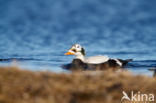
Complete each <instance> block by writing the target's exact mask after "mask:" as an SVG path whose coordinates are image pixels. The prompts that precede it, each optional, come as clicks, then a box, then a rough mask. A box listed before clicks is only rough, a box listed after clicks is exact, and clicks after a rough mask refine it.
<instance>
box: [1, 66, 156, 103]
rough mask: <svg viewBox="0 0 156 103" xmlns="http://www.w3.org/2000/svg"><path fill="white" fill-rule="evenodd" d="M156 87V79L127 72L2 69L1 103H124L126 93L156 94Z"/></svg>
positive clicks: (125, 102)
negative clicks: (123, 92)
mask: <svg viewBox="0 0 156 103" xmlns="http://www.w3.org/2000/svg"><path fill="white" fill-rule="evenodd" d="M155 87H156V81H155V79H153V78H150V77H146V76H133V75H131V74H130V73H128V72H125V71H124V72H113V71H104V72H98V71H92V72H91V71H85V72H74V73H66V74H65V73H64V74H63V73H60V74H56V73H52V72H32V71H28V70H20V69H18V68H15V67H0V103H120V99H121V97H122V96H123V95H122V91H123V90H124V91H125V92H126V93H128V94H130V92H131V91H132V90H133V91H134V92H137V91H140V92H141V93H154V94H156V88H155ZM123 103H128V102H127V101H124V102H123ZM146 103H147V102H146Z"/></svg>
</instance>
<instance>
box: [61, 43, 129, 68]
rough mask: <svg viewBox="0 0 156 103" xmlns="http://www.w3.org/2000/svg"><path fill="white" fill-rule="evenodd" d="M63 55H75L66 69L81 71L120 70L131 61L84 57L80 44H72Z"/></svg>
mask: <svg viewBox="0 0 156 103" xmlns="http://www.w3.org/2000/svg"><path fill="white" fill-rule="evenodd" d="M65 55H75V59H73V61H72V63H71V64H68V65H66V66H64V67H63V68H66V69H72V70H77V69H82V70H87V69H91V70H95V69H99V70H104V69H108V68H113V69H115V68H121V67H123V66H125V65H126V64H127V63H128V62H130V61H132V59H127V60H122V59H113V58H109V57H108V56H101V55H99V56H93V57H87V58H86V57H85V49H84V48H83V47H82V46H81V45H80V44H74V45H72V47H71V48H70V49H69V50H68V52H66V53H65Z"/></svg>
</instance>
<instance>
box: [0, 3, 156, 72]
mask: <svg viewBox="0 0 156 103" xmlns="http://www.w3.org/2000/svg"><path fill="white" fill-rule="evenodd" d="M155 5H156V1H154V0H151V1H149V0H77V1H74V0H0V39H1V40H0V51H1V53H0V58H1V59H6V60H5V61H1V62H0V65H1V66H8V65H9V66H10V65H13V63H12V58H14V59H16V65H18V66H20V67H23V68H24V69H30V70H35V71H36V70H50V71H53V72H62V71H63V72H64V71H65V70H63V69H61V67H60V66H61V65H62V64H67V63H70V62H71V61H72V59H73V56H64V53H65V52H66V51H67V50H68V49H69V48H70V47H71V45H72V44H74V43H80V44H81V45H83V47H84V48H85V50H86V52H87V56H92V55H99V54H100V55H108V56H109V57H113V58H121V59H127V58H128V59H129V58H132V59H134V61H133V62H131V63H130V64H129V65H128V70H130V71H132V72H133V73H134V74H145V75H152V72H150V71H148V69H149V68H151V67H156V12H155V10H156V6H155Z"/></svg>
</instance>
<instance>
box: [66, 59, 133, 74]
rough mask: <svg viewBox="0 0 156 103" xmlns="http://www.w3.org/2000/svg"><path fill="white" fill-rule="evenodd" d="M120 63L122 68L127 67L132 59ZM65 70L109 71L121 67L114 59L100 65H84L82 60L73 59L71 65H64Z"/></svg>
mask: <svg viewBox="0 0 156 103" xmlns="http://www.w3.org/2000/svg"><path fill="white" fill-rule="evenodd" d="M119 61H120V62H121V63H122V66H125V65H126V64H127V63H128V62H130V61H132V59H127V60H121V59H119ZM63 68H64V69H68V70H72V71H73V70H107V69H113V70H116V69H119V68H121V66H120V65H119V64H118V63H117V61H116V60H114V59H109V60H108V61H106V62H104V63H99V64H90V63H84V62H82V61H81V60H80V59H73V61H72V63H71V64H67V65H63Z"/></svg>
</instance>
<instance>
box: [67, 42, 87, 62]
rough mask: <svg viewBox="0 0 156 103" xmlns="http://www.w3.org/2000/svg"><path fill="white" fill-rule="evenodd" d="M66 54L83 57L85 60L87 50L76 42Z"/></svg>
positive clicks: (78, 57)
mask: <svg viewBox="0 0 156 103" xmlns="http://www.w3.org/2000/svg"><path fill="white" fill-rule="evenodd" d="M65 55H75V57H76V58H77V59H81V60H82V61H83V60H84V56H85V50H84V48H83V47H82V46H81V45H80V44H74V45H72V47H71V48H70V49H69V50H68V52H66V53H65Z"/></svg>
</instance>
